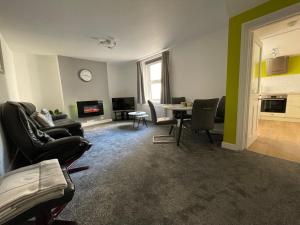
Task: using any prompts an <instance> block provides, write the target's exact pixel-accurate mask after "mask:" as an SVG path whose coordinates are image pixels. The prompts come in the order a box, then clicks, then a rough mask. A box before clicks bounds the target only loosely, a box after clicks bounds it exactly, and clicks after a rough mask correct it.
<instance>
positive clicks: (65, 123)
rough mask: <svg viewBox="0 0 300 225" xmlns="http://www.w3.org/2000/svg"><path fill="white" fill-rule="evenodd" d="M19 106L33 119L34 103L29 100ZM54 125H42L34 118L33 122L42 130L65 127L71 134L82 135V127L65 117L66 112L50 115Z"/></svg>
mask: <svg viewBox="0 0 300 225" xmlns="http://www.w3.org/2000/svg"><path fill="white" fill-rule="evenodd" d="M20 104H21V106H22V107H23V108H24V111H25V112H26V114H27V115H28V116H29V117H31V119H33V120H34V118H33V115H34V113H35V112H36V107H35V105H34V104H32V103H29V102H20ZM52 119H53V123H54V127H46V128H45V127H42V126H41V125H40V124H39V123H38V122H37V121H36V120H34V121H33V122H34V123H35V125H36V126H37V127H38V128H39V129H40V130H43V131H47V130H51V129H54V128H65V129H67V130H68V131H69V132H70V133H71V134H72V135H73V136H82V137H83V136H84V132H83V129H82V127H81V123H79V122H75V121H73V120H71V119H69V118H68V117H67V115H66V114H62V115H55V116H52Z"/></svg>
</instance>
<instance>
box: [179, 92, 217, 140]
mask: <svg viewBox="0 0 300 225" xmlns="http://www.w3.org/2000/svg"><path fill="white" fill-rule="evenodd" d="M218 102H219V99H218V98H213V99H196V100H195V101H194V104H193V109H192V117H191V119H189V120H184V121H183V126H184V127H186V128H188V129H190V130H192V131H197V132H199V131H205V132H206V134H207V136H208V139H209V141H210V142H211V143H213V139H212V136H211V133H210V131H211V130H213V128H214V122H215V115H216V110H217V105H218Z"/></svg>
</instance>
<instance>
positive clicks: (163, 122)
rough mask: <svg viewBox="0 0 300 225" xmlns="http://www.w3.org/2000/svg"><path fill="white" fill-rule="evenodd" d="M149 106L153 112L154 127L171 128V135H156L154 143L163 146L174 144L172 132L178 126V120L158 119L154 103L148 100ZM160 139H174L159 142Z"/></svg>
mask: <svg viewBox="0 0 300 225" xmlns="http://www.w3.org/2000/svg"><path fill="white" fill-rule="evenodd" d="M148 104H149V107H150V112H151V119H152V122H153V124H154V125H157V126H162V125H169V126H171V127H170V131H169V135H156V136H153V143H154V144H162V143H173V142H175V139H174V137H173V136H172V135H171V134H172V131H173V129H174V127H175V126H176V125H177V120H176V119H172V118H170V117H157V114H156V110H155V107H154V105H153V103H152V102H151V101H149V100H148ZM160 138H168V139H170V138H172V139H171V140H167V141H166V140H157V139H160Z"/></svg>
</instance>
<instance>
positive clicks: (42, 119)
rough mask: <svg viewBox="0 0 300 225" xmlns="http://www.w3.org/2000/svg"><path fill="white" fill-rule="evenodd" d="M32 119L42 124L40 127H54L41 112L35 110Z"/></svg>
mask: <svg viewBox="0 0 300 225" xmlns="http://www.w3.org/2000/svg"><path fill="white" fill-rule="evenodd" d="M34 119H35V120H36V121H37V122H38V123H39V124H40V125H41V126H42V127H54V123H53V121H52V120H51V121H49V120H48V119H47V118H46V117H45V116H44V115H43V114H42V113H40V112H37V113H36V114H35V115H34Z"/></svg>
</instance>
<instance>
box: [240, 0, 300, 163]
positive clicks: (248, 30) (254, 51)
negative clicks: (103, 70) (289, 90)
mask: <svg viewBox="0 0 300 225" xmlns="http://www.w3.org/2000/svg"><path fill="white" fill-rule="evenodd" d="M299 14H300V4H296V5H294V6H293V7H288V8H285V9H283V10H280V11H277V12H275V13H272V14H269V15H267V16H264V17H261V18H259V19H256V20H253V21H250V22H248V23H245V24H244V25H243V27H242V38H241V58H240V79H239V102H238V121H237V135H236V139H237V143H236V148H237V149H248V150H249V149H250V146H251V145H252V144H254V142H255V141H257V140H259V138H261V132H262V130H264V131H267V133H268V134H273V135H274V138H275V139H276V138H277V139H279V140H287V139H288V138H290V140H293V141H295V140H297V141H298V139H299V138H298V135H294V136H293V135H286V134H288V133H289V132H290V131H291V130H293V132H294V131H295V130H296V131H295V132H294V134H296V133H297V131H298V130H297V129H298V128H297V126H294V125H295V124H288V122H293V123H294V122H295V121H285V122H286V123H285V125H284V126H283V128H282V129H277V130H276V132H274V129H275V128H279V127H280V126H279V124H280V122H283V121H281V120H280V119H278V120H277V121H276V123H275V122H274V123H273V124H272V125H269V124H270V122H271V121H272V120H261V119H262V112H261V107H262V106H263V107H264V109H263V110H265V108H266V107H265V105H262V101H263V100H262V97H266V96H262V94H265V93H263V92H265V89H262V85H264V82H263V81H262V80H263V79H267V78H266V53H265V52H264V50H266V49H267V48H266V45H265V46H263V45H264V43H263V42H265V41H264V39H266V36H268V37H270V36H273V35H275V36H276V35H277V33H278V31H277V33H276V32H275V33H274V32H273V31H272V29H270V28H271V27H272V26H274V25H275V24H277V26H278V23H280V22H281V24H287V23H289V25H288V26H291V27H293V26H295V24H293V23H294V22H293V19H295V17H296V16H298V15H299ZM288 20H289V21H288ZM296 24H298V22H296ZM299 24H300V21H299ZM299 24H298V25H299ZM298 25H296V26H298ZM285 26H287V25H285ZM295 28H296V27H294V28H293V29H295ZM263 29H264V33H262V32H258V31H262V30H263ZM280 32H281V33H285V32H286V31H283V30H282V28H281V31H280ZM280 32H279V33H280ZM262 34H263V35H262ZM262 36H263V37H262ZM273 48H274V47H273ZM273 48H271V52H268V54H269V58H271V57H273V54H277V55H276V57H274V58H277V57H279V56H284V54H285V53H284V51H280V52H279V54H278V53H276V51H277V49H275V50H274V52H272V50H273ZM275 48H276V47H275ZM268 51H270V50H268ZM293 60H294V59H292V61H293ZM292 64H293V62H292ZM299 74H300V72H299ZM278 77H279V78H280V77H283V78H286V77H287V76H276V78H278ZM268 78H269V77H268ZM294 83H295V82H294ZM298 86H300V83H299V85H298ZM279 92H280V91H279V90H277V91H276V96H275V97H277V94H279ZM282 93H284V92H282ZM282 93H280V94H282ZM299 93H300V92H299ZM271 94H273V93H271ZM273 97H274V96H273V95H271V98H273ZM279 97H280V96H279ZM283 97H284V96H283ZM285 98H287V97H285ZM297 98H298V97H297V96H296V97H294V98H293V97H290V102H295V101H297V100H296V99H297ZM252 99H253V100H255V101H252ZM272 100H273V99H272ZM299 100H300V99H298V101H299ZM299 102H300V101H299ZM271 103H276V104H277V102H275V101H273V102H272V101H271ZM276 104H275V106H276ZM271 105H272V104H271ZM290 105H292V104H290ZM273 108H274V107H273ZM278 110H280V109H278ZM270 113H272V112H270ZM278 115H279V114H278ZM264 119H265V118H264ZM299 119H300V118H299ZM298 124H299V123H298ZM289 125H291V126H289ZM280 131H282V133H283V134H284V135H286V136H284V135H282V136H279V134H278V132H280ZM288 131H289V132H288ZM290 133H291V132H290ZM298 134H299V132H298ZM292 136H293V137H292ZM272 143H274V142H272ZM256 144H257V142H256ZM285 146H286V148H287V149H295V148H294V145H293V146H290V147H288V145H287V144H286V145H285ZM295 146H299V143H298V142H295ZM252 147H253V146H252ZM250 150H252V151H254V150H253V149H250ZM286 152H288V151H286ZM260 153H262V154H269V155H271V153H269V151H267V150H265V152H262V151H261V152H260ZM293 153H294V152H293ZM289 155H290V157H289V158H287V157H285V156H282V155H278V156H276V155H272V156H275V157H279V158H285V159H288V160H293V161H298V160H294V159H295V156H292V154H289ZM299 161H300V158H299Z"/></svg>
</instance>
